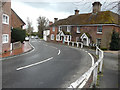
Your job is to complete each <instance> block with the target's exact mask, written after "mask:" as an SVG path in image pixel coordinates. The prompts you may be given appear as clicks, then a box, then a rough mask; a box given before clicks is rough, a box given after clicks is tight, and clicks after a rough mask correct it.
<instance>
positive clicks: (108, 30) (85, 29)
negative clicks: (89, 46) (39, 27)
mask: <svg viewBox="0 0 120 90" xmlns="http://www.w3.org/2000/svg"><path fill="white" fill-rule="evenodd" d="M113 30H115V31H117V32H119V33H120V28H119V27H117V26H113V25H111V26H110V25H109V26H107V25H104V26H103V27H102V34H98V33H97V26H82V27H81V30H80V32H81V33H89V34H90V36H91V42H92V41H93V43H96V39H97V38H100V39H101V48H109V47H110V42H111V36H112V32H113ZM57 31H58V29H57V27H56V28H55V32H53V31H52V27H51V28H50V36H51V34H54V35H55V39H56V35H57ZM76 31H77V26H72V28H71V35H72V41H76V37H80V34H79V33H76Z"/></svg>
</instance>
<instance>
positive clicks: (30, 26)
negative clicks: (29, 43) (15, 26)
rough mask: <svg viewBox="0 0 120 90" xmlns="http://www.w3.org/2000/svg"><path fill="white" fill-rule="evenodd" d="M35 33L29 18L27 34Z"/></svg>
mask: <svg viewBox="0 0 120 90" xmlns="http://www.w3.org/2000/svg"><path fill="white" fill-rule="evenodd" d="M32 32H33V27H32V21H30V19H29V18H27V29H26V33H27V35H28V36H29V35H31V33H32Z"/></svg>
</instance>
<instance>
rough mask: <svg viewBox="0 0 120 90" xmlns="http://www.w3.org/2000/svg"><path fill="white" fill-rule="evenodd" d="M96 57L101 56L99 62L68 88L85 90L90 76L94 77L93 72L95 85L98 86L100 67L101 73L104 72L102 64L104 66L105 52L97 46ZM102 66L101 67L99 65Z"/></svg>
mask: <svg viewBox="0 0 120 90" xmlns="http://www.w3.org/2000/svg"><path fill="white" fill-rule="evenodd" d="M96 55H99V59H98V60H97V62H95V64H94V65H92V67H91V68H90V69H89V70H88V71H87V72H85V73H84V74H83V75H82V76H81V77H80V78H79V79H78V80H76V81H75V82H73V83H72V84H71V85H70V86H69V87H68V88H73V89H74V88H83V87H84V86H85V85H86V83H87V81H88V80H89V78H90V76H91V75H92V72H93V85H96V84H97V75H98V67H99V72H102V64H103V56H104V52H103V51H102V50H101V49H99V48H98V47H97V46H96ZM99 64H100V65H99Z"/></svg>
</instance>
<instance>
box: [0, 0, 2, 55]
mask: <svg viewBox="0 0 120 90" xmlns="http://www.w3.org/2000/svg"><path fill="white" fill-rule="evenodd" d="M1 53H2V2H1V1H0V54H1Z"/></svg>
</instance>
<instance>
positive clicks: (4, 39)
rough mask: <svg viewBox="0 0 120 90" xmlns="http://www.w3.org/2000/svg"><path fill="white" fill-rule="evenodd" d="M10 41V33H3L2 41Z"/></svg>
mask: <svg viewBox="0 0 120 90" xmlns="http://www.w3.org/2000/svg"><path fill="white" fill-rule="evenodd" d="M8 41H9V36H8V34H3V35H2V43H8Z"/></svg>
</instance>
